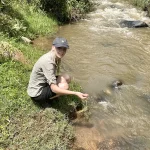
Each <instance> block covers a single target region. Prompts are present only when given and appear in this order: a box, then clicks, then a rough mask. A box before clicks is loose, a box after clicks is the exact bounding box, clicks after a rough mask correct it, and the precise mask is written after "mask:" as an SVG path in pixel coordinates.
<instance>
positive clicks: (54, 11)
mask: <svg viewBox="0 0 150 150" xmlns="http://www.w3.org/2000/svg"><path fill="white" fill-rule="evenodd" d="M48 6H49V7H48ZM90 7H91V4H90V3H89V1H88V0H58V1H51V0H49V1H48V0H27V1H26V0H22V1H20V0H1V1H0V72H1V78H0V95H1V99H0V150H4V149H11V150H15V149H24V150H36V149H41V150H42V149H44V150H46V149H57V150H59V149H60V150H62V149H63V150H66V149H70V147H71V143H72V142H73V139H74V134H73V128H72V126H71V124H70V123H69V120H70V118H71V117H70V115H72V114H73V113H74V112H75V111H76V110H77V109H78V108H83V107H86V104H83V103H82V101H81V100H79V99H78V98H77V97H75V96H63V97H60V98H59V99H58V100H55V101H53V102H52V104H51V107H49V108H46V109H42V108H40V107H38V106H37V105H35V104H33V102H32V100H31V99H30V97H29V96H28V95H27V92H26V90H27V85H28V81H29V76H30V73H31V70H32V67H33V65H34V63H35V62H36V60H37V59H38V58H39V57H40V56H41V55H43V53H45V52H43V50H40V49H37V48H35V47H33V46H32V45H30V44H25V43H23V41H21V37H22V36H25V37H28V38H30V39H34V38H36V37H37V36H38V35H46V36H53V35H54V34H55V33H56V32H57V27H58V24H59V23H65V22H68V21H74V20H76V19H79V18H81V17H83V16H84V14H85V13H86V12H87V11H89V10H90ZM60 14H61V15H60ZM70 88H71V89H72V90H77V91H81V87H80V86H79V85H78V84H77V83H75V82H73V83H72V84H71V86H70Z"/></svg>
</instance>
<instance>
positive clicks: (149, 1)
mask: <svg viewBox="0 0 150 150" xmlns="http://www.w3.org/2000/svg"><path fill="white" fill-rule="evenodd" d="M125 1H128V2H130V3H131V4H132V5H135V6H137V7H139V8H141V9H142V10H144V11H147V16H148V17H150V0H146V1H142V0H125Z"/></svg>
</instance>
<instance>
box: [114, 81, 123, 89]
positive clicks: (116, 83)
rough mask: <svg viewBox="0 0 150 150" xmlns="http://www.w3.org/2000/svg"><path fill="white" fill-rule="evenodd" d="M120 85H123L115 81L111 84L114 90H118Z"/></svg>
mask: <svg viewBox="0 0 150 150" xmlns="http://www.w3.org/2000/svg"><path fill="white" fill-rule="evenodd" d="M122 84H123V83H122V81H120V80H117V81H114V82H113V83H112V87H113V88H115V89H116V88H119V87H120V86H121V85H122Z"/></svg>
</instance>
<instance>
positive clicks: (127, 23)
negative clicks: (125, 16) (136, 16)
mask: <svg viewBox="0 0 150 150" xmlns="http://www.w3.org/2000/svg"><path fill="white" fill-rule="evenodd" d="M120 26H121V27H122V28H124V27H128V28H142V27H148V25H147V24H146V23H145V22H143V21H139V20H135V21H129V20H123V21H121V22H120Z"/></svg>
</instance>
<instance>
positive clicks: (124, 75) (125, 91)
mask: <svg viewBox="0 0 150 150" xmlns="http://www.w3.org/2000/svg"><path fill="white" fill-rule="evenodd" d="M95 2H96V3H97V8H96V10H95V11H93V12H91V13H89V14H88V15H87V18H86V19H83V20H81V21H79V22H77V23H74V24H70V25H65V26H62V27H61V28H60V30H59V32H58V33H57V35H58V36H62V37H65V38H66V39H67V40H68V42H69V45H70V49H69V50H68V52H67V54H66V56H65V58H64V59H63V61H62V64H63V66H62V68H63V70H64V71H65V72H67V73H69V74H70V75H71V76H73V77H74V79H75V80H76V81H77V82H79V83H80V84H81V86H82V87H83V91H84V92H86V93H88V94H89V95H90V96H89V99H88V103H89V105H90V111H91V115H90V124H91V126H86V124H85V125H84V124H82V125H81V124H79V125H76V136H77V144H76V145H77V146H76V147H77V148H76V150H77V149H78V150H79V149H80V150H84V149H85V150H150V65H149V62H150V28H121V27H120V25H119V22H120V21H121V20H141V21H144V22H146V23H147V24H149V25H150V18H148V17H146V12H144V11H141V10H139V9H137V8H135V7H133V6H132V5H130V4H128V3H127V2H124V1H123V0H95ZM116 80H121V81H122V82H123V85H122V86H121V87H120V88H119V89H118V88H116V89H112V88H111V84H112V83H113V82H114V81H116Z"/></svg>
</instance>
